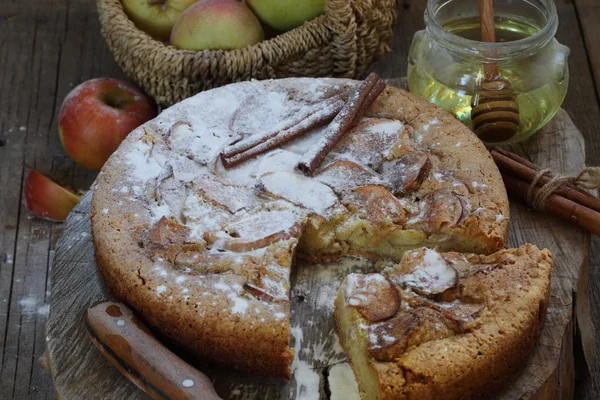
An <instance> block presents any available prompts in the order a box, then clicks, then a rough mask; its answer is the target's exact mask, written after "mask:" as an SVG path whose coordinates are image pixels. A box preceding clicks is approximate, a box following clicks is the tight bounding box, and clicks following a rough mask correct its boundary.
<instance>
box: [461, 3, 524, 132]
mask: <svg viewBox="0 0 600 400" xmlns="http://www.w3.org/2000/svg"><path fill="white" fill-rule="evenodd" d="M479 16H480V18H481V40H482V41H484V42H488V43H494V42H496V27H495V25H494V6H493V0H479ZM483 72H484V80H483V82H482V83H481V85H480V86H479V87H478V92H477V94H476V95H475V96H473V100H472V103H471V119H472V120H473V130H474V131H475V134H476V135H477V136H478V137H479V138H480V139H481V140H483V141H484V142H492V143H494V142H496V143H497V142H503V141H505V140H508V139H510V138H512V137H513V136H515V134H516V133H517V131H518V129H519V105H518V104H517V102H516V101H515V92H514V91H513V89H512V85H511V84H510V82H508V81H507V80H504V79H500V72H499V71H498V65H497V64H496V62H495V61H489V62H485V63H484V64H483Z"/></svg>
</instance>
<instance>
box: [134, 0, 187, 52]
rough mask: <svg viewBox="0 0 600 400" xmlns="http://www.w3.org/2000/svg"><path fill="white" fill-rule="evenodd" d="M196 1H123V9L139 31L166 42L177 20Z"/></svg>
mask: <svg viewBox="0 0 600 400" xmlns="http://www.w3.org/2000/svg"><path fill="white" fill-rule="evenodd" d="M196 1H197V0H123V9H124V10H125V13H126V14H127V16H128V17H129V19H131V20H132V21H133V23H134V24H135V25H136V26H137V27H138V28H139V29H141V30H143V31H144V32H146V33H147V34H149V35H150V36H152V37H153V38H155V39H158V40H162V41H163V42H166V41H168V40H169V36H171V30H172V29H173V25H175V22H176V21H177V18H179V16H180V15H181V13H182V12H184V11H185V9H186V8H188V7H189V6H191V5H192V4H193V3H195V2H196Z"/></svg>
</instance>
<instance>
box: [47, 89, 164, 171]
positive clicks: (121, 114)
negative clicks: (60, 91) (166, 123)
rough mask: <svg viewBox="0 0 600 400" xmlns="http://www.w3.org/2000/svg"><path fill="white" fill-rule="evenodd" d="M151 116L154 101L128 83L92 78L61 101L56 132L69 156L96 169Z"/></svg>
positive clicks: (154, 113)
mask: <svg viewBox="0 0 600 400" xmlns="http://www.w3.org/2000/svg"><path fill="white" fill-rule="evenodd" d="M155 116H156V106H155V105H154V103H153V102H152V101H150V100H149V99H148V98H147V97H146V96H144V95H143V94H142V93H141V92H140V91H139V90H137V89H136V88H135V87H133V86H132V85H130V84H128V83H125V82H121V81H118V80H116V79H112V78H99V79H92V80H89V81H86V82H83V83H82V84H80V85H79V86H77V87H76V88H75V89H73V90H72V91H71V92H70V93H69V94H68V95H67V97H66V98H65V100H64V101H63V104H62V106H61V107H60V114H59V116H58V133H59V134H60V140H61V142H62V144H63V147H64V148H65V151H66V152H67V154H68V155H69V157H71V158H72V159H73V160H74V161H75V162H76V163H78V164H81V165H83V166H84V167H86V168H89V169H93V170H96V171H97V170H99V169H100V168H102V166H103V165H104V163H105V162H106V160H108V157H110V155H111V154H112V153H113V152H114V151H115V150H116V149H117V147H119V145H120V144H121V142H122V141H123V139H125V137H126V136H127V135H128V134H129V133H130V132H131V131H132V130H134V129H135V128H137V127H138V126H140V125H141V124H143V123H144V122H146V121H148V120H150V119H152V118H154V117H155Z"/></svg>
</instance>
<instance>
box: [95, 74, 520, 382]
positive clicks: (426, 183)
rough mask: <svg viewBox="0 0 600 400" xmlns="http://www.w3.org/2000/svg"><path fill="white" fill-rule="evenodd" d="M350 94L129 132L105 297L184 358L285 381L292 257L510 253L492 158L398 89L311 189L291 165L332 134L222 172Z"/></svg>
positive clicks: (277, 101) (101, 186)
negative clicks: (254, 146)
mask: <svg viewBox="0 0 600 400" xmlns="http://www.w3.org/2000/svg"><path fill="white" fill-rule="evenodd" d="M357 84H358V83H357V82H356V81H352V80H342V79H302V78H299V79H284V80H270V81H260V82H258V81H253V82H243V83H237V84H233V85H228V86H225V87H222V88H218V89H214V90H210V91H206V92H203V93H200V94H198V95H196V96H194V97H192V98H190V99H187V100H185V101H183V102H181V103H179V104H176V105H174V106H173V107H171V108H169V109H167V110H165V111H163V112H162V113H161V114H160V115H159V116H158V117H157V118H156V119H154V120H152V121H150V122H148V123H146V124H144V125H143V126H141V127H140V128H138V129H136V130H134V131H133V132H132V133H131V134H130V135H129V136H128V137H127V139H126V140H125V141H124V142H123V144H122V145H121V147H120V148H119V149H118V150H117V152H116V153H115V154H114V155H113V156H112V157H111V158H110V160H109V161H108V162H107V163H106V165H105V166H104V168H103V169H102V171H101V173H100V175H99V177H98V180H97V183H96V186H95V190H94V198H93V207H92V214H91V220H92V233H93V239H94V245H95V250H96V259H97V263H98V267H99V270H100V272H101V275H102V276H103V278H104V280H105V282H106V284H107V286H108V287H109V288H110V289H111V290H112V291H113V292H114V294H115V295H116V296H117V297H118V298H120V299H121V300H122V301H125V302H126V303H128V304H129V305H130V306H131V307H132V308H133V309H135V310H136V311H137V313H138V314H139V315H140V316H141V317H142V318H143V319H144V320H145V322H147V323H148V324H149V325H150V326H151V327H152V328H153V329H154V330H155V331H156V332H157V333H158V334H159V335H160V336H162V337H163V338H164V339H165V340H167V341H168V342H170V343H172V344H174V345H175V346H177V347H179V348H181V349H185V350H186V351H188V352H189V353H191V354H194V355H196V356H198V357H201V358H203V359H205V360H211V361H214V362H216V363H220V364H223V365H226V366H230V367H233V368H236V369H239V370H242V371H249V372H253V373H258V374H264V375H274V376H284V377H289V376H290V361H291V360H292V358H293V349H290V326H289V321H290V302H289V298H288V296H289V289H290V269H291V268H293V264H294V259H295V257H300V258H303V259H306V260H309V261H315V262H317V261H318V262H322V261H328V260H336V259H338V258H339V257H340V256H342V255H348V254H350V255H357V256H362V257H366V258H369V259H376V260H383V261H385V262H399V261H400V260H401V259H402V256H403V254H404V253H405V252H406V251H407V250H411V249H415V248H421V247H427V248H433V247H435V248H436V249H439V250H440V251H450V250H452V251H460V252H467V253H480V254H491V253H494V252H495V251H498V250H500V249H502V248H504V247H505V243H506V236H507V231H508V219H509V215H508V212H509V210H508V200H507V196H506V192H505V189H504V186H503V184H502V180H501V177H500V174H499V172H498V170H497V168H496V166H495V164H494V162H493V161H492V159H491V157H490V155H489V153H488V152H487V150H486V149H485V147H484V146H483V144H482V143H481V142H480V141H479V140H478V139H477V138H476V137H475V135H473V134H472V133H471V132H470V131H469V130H468V129H467V128H466V127H465V126H463V125H462V124H461V123H460V122H459V121H457V120H456V119H455V118H453V117H452V116H451V115H450V114H448V113H446V112H444V111H443V110H441V109H439V108H437V107H436V106H433V105H431V104H429V103H427V102H426V101H425V100H423V99H422V98H420V97H418V96H415V95H412V94H410V93H407V92H405V91H403V90H400V89H396V88H393V87H387V88H386V89H385V90H384V92H383V93H382V94H381V95H380V96H379V98H378V99H377V100H376V101H375V103H373V105H372V106H371V107H370V108H369V109H368V110H367V112H366V114H365V117H363V118H362V119H361V120H360V121H357V123H356V124H355V126H354V127H353V128H352V129H351V130H350V131H349V132H348V133H347V134H346V135H345V136H344V137H343V138H342V140H340V141H339V142H338V143H337V144H336V146H335V147H334V148H333V149H332V151H331V152H330V153H329V154H328V155H327V157H326V159H325V160H324V162H323V163H322V164H321V165H320V168H319V169H318V170H317V171H316V172H315V173H314V174H313V175H312V176H305V175H303V174H301V173H299V172H298V171H297V170H296V168H295V166H296V164H297V163H298V160H299V159H300V157H301V156H302V155H303V154H304V153H305V152H306V151H307V149H309V148H310V147H311V145H312V144H313V143H315V141H317V140H318V139H319V138H320V136H321V134H322V132H323V129H324V127H323V126H321V127H316V128H314V129H311V130H310V131H308V132H307V133H306V134H305V135H303V136H302V137H299V138H295V139H293V140H290V141H289V142H287V143H285V144H284V145H282V146H279V147H277V148H275V149H272V150H270V151H267V152H265V153H264V154H260V155H258V156H256V157H254V158H252V159H250V160H247V161H245V162H243V163H239V164H238V165H235V166H231V167H228V168H226V167H225V166H224V165H223V163H222V162H221V159H220V154H221V153H222V151H223V149H224V148H226V147H227V146H230V145H231V144H232V143H235V142H237V141H239V140H240V138H250V137H252V136H253V135H265V133H269V132H277V131H285V130H286V129H289V128H290V127H293V126H297V125H299V124H302V123H303V121H304V120H306V119H310V118H312V117H314V116H315V115H317V113H319V112H325V113H326V112H327V111H328V110H329V107H333V106H334V105H335V104H338V103H339V100H344V99H347V98H348V93H349V92H350V91H351V90H353V89H354V88H355V87H356V85H357ZM313 119H314V118H313ZM499 271H500V270H499ZM415 299H421V300H420V301H424V302H426V301H431V300H429V298H428V297H427V296H425V295H424V294H423V293H421V294H415ZM415 301H416V300H415ZM405 302H406V300H403V301H402V302H401V303H400V307H402V305H403V304H406V303H405ZM427 310H429V309H427ZM380 311H381V310H378V311H377V312H380ZM388 311H389V312H391V311H390V310H388ZM427 312H429V311H427ZM432 312H433V311H432ZM440 323H444V324H445V321H442V322H440ZM444 326H446V325H444ZM444 329H450V328H449V327H447V328H444ZM444 332H445V331H444ZM381 352H382V353H384V352H385V350H383V349H382V350H381Z"/></svg>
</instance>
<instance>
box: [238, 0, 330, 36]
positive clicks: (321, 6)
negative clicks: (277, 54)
mask: <svg viewBox="0 0 600 400" xmlns="http://www.w3.org/2000/svg"><path fill="white" fill-rule="evenodd" d="M246 4H248V7H250V9H251V10H252V11H254V14H256V15H257V16H258V19H260V20H261V21H262V22H263V23H264V24H265V25H269V26H270V27H271V28H273V29H275V30H278V31H280V32H285V31H289V30H290V29H294V28H295V27H297V26H300V25H302V24H303V23H304V22H306V21H310V20H311V19H313V18H315V17H317V16H319V15H321V14H323V13H324V12H325V5H326V4H327V0H246Z"/></svg>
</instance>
